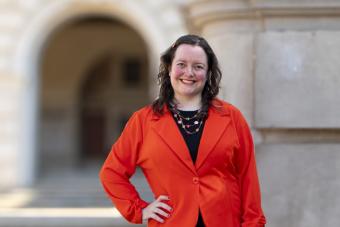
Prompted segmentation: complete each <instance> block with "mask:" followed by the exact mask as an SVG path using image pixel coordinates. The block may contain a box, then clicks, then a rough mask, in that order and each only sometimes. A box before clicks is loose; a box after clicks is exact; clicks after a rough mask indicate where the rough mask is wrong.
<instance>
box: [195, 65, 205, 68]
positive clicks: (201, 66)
mask: <svg viewBox="0 0 340 227" xmlns="http://www.w3.org/2000/svg"><path fill="white" fill-rule="evenodd" d="M196 69H204V67H203V65H196Z"/></svg>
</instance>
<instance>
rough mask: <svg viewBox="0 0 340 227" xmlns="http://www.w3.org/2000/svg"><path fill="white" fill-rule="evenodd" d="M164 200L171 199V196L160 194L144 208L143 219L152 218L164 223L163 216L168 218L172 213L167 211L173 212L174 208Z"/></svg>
mask: <svg viewBox="0 0 340 227" xmlns="http://www.w3.org/2000/svg"><path fill="white" fill-rule="evenodd" d="M163 200H169V197H168V196H166V195H160V196H159V197H158V198H157V199H156V200H155V201H153V202H152V203H150V204H149V205H148V206H147V207H145V208H144V209H143V210H142V213H143V220H148V219H149V218H152V219H154V220H156V221H158V222H160V223H163V222H164V219H162V217H166V218H168V217H169V216H170V214H169V213H167V212H165V211H168V212H171V210H172V208H171V207H170V206H169V205H168V204H166V203H163V202H162V201H163Z"/></svg>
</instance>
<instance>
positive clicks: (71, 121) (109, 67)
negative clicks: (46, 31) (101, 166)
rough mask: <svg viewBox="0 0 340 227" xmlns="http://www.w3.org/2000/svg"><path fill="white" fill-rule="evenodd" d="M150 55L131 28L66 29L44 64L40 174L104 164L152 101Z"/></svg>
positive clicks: (92, 21)
mask: <svg viewBox="0 0 340 227" xmlns="http://www.w3.org/2000/svg"><path fill="white" fill-rule="evenodd" d="M147 59H148V53H147V48H146V45H145V43H144V41H143V39H142V38H141V37H140V35H139V34H138V33H137V32H135V31H134V30H133V29H132V28H130V27H129V26H127V25H126V24H124V23H122V22H120V21H117V20H113V19H111V18H108V17H102V16H100V17H99V16H92V17H87V18H81V19H77V20H74V21H72V22H71V23H67V24H65V25H64V26H63V27H61V28H60V29H58V30H57V31H56V32H55V33H54V34H53V35H52V36H51V38H50V39H49V42H48V43H47V44H46V46H45V50H44V54H43V58H42V64H41V74H42V76H41V83H40V84H41V86H40V87H41V92H40V96H41V99H40V100H41V108H40V125H41V131H40V135H41V136H40V138H41V140H40V163H41V165H40V169H41V170H42V171H39V172H40V173H44V174H48V173H49V172H53V171H54V172H55V171H58V170H60V169H65V168H77V167H79V166H84V165H87V164H88V163H101V162H102V161H103V160H104V158H105V156H106V155H107V152H108V151H109V149H110V146H111V145H112V143H113V142H114V141H115V139H116V138H117V137H118V135H119V134H120V131H121V129H122V127H123V126H124V124H125V121H126V120H127V119H128V118H129V116H130V114H131V113H132V112H133V111H135V110H136V109H138V108H139V107H141V106H143V105H145V104H146V103H148V102H149V87H148V79H147V78H148V72H149V70H148V61H147Z"/></svg>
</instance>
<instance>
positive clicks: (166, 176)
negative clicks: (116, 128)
mask: <svg viewBox="0 0 340 227" xmlns="http://www.w3.org/2000/svg"><path fill="white" fill-rule="evenodd" d="M158 79H159V82H160V85H161V87H160V93H159V97H158V99H157V100H155V101H154V102H153V103H152V105H150V106H146V107H144V108H142V109H141V110H139V111H137V112H135V113H134V114H133V116H132V117H131V118H130V120H129V121H128V123H127V125H126V126H125V129H124V131H123V132H122V134H121V136H120V138H119V139H118V140H117V141H116V143H115V144H114V145H113V147H112V150H111V152H110V154H109V156H108V157H107V159H106V161H105V163H104V165H103V167H102V170H101V172H100V179H101V181H102V184H103V186H104V189H105V191H106V192H107V194H108V195H109V197H110V198H111V200H112V202H113V203H114V204H115V205H116V207H117V209H118V210H119V211H120V212H121V214H122V215H123V216H124V217H125V218H126V219H127V220H128V221H130V222H133V223H142V220H148V226H171V227H177V226H179V227H195V226H197V227H201V226H207V227H220V226H227V227H240V226H242V227H262V226H264V225H265V217H264V215H263V212H262V209H261V201H260V189H259V183H258V177H257V173H256V165H255V157H254V145H253V141H252V136H251V133H250V130H249V128H248V125H247V123H246V121H245V119H244V118H243V116H242V114H241V113H240V111H239V110H237V109H236V108H235V107H234V106H232V105H231V104H228V103H226V102H224V101H221V100H219V99H217V98H216V96H217V94H218V91H219V83H220V79H221V71H220V69H219V66H218V61H217V58H216V56H215V54H214V52H213V50H212V49H211V47H210V46H209V44H208V43H207V42H206V40H205V39H203V38H202V37H199V36H196V35H185V36H182V37H180V38H179V39H178V40H177V41H176V42H175V43H174V44H173V45H172V46H171V47H169V48H168V49H167V50H166V51H165V53H164V54H163V55H162V57H161V65H160V71H159V74H158ZM136 166H140V167H141V169H142V171H143V173H144V175H145V177H146V179H147V181H148V183H149V185H150V187H151V189H152V191H153V193H154V195H155V198H156V199H155V201H153V202H151V203H148V202H146V201H144V200H142V199H141V198H140V196H139V194H138V193H137V191H136V190H135V188H134V186H133V185H132V184H131V183H130V181H129V178H130V177H131V176H132V175H133V173H134V171H135V168H136Z"/></svg>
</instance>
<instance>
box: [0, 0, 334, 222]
mask: <svg viewBox="0 0 340 227" xmlns="http://www.w3.org/2000/svg"><path fill="white" fill-rule="evenodd" d="M186 33H196V34H200V35H202V36H204V37H205V38H206V39H207V40H208V41H209V42H210V44H211V45H212V47H213V49H214V50H215V52H216V53H217V55H218V57H219V60H220V64H221V68H222V71H223V81H222V91H221V94H220V97H221V98H223V99H225V100H227V101H229V102H230V103H233V104H234V105H236V106H237V107H239V108H240V109H241V111H242V112H243V113H244V115H245V116H246V118H247V119H248V121H249V123H250V125H251V127H252V131H253V135H254V138H255V142H256V155H257V162H258V169H259V175H260V181H261V189H262V195H263V207H264V211H265V213H266V216H267V219H268V226H273V227H287V226H289V227H302V226H308V227H321V226H322V227H326V226H338V225H339V224H340V205H339V204H340V196H338V191H340V174H339V173H340V98H339V97H340V75H339V74H340V64H339V62H338V61H339V60H340V1H336V0H280V1H279V0H172V1H171V0H139V1H136V0H124V1H116V0H64V1H53V0H0V126H1V127H0V170H1V171H0V179H1V181H0V192H1V194H2V195H5V194H6V192H10V191H12V190H15V189H17V188H22V187H24V188H30V187H33V188H34V186H35V185H37V183H38V182H39V179H41V178H49V177H50V176H53V175H54V174H56V173H58V172H62V171H65V170H67V171H68V170H70V171H77V170H79V168H83V166H88V165H90V166H98V164H96V163H100V162H101V161H102V160H103V159H104V157H105V155H106V153H107V151H108V149H109V147H110V145H111V144H112V143H113V141H114V140H115V138H117V136H118V135H119V132H120V130H121V128H122V127H123V126H124V123H125V121H126V119H127V118H128V117H129V115H130V114H131V113H132V112H133V111H134V110H136V109H137V108H139V107H141V106H143V105H145V104H146V103H149V102H150V101H151V100H153V99H154V98H155V97H156V94H157V84H156V80H155V75H156V72H157V69H158V63H159V56H160V53H161V52H162V51H164V50H165V49H166V48H167V47H168V46H169V45H170V44H171V43H172V42H173V41H174V40H175V39H176V38H177V37H178V36H180V35H182V34H186ZM95 170H96V168H95ZM67 171H66V172H67ZM68 186H69V185H65V186H64V187H68ZM83 226H84V225H83Z"/></svg>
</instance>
